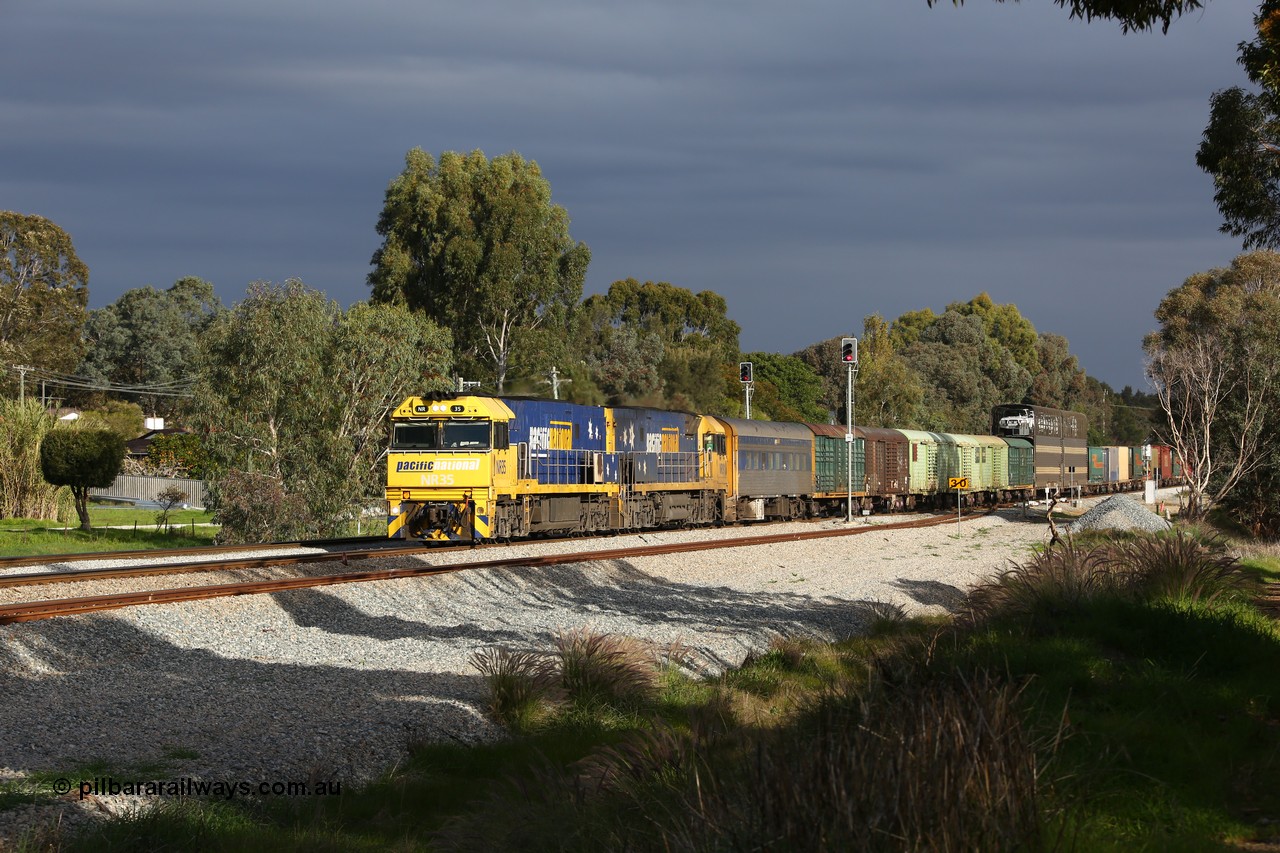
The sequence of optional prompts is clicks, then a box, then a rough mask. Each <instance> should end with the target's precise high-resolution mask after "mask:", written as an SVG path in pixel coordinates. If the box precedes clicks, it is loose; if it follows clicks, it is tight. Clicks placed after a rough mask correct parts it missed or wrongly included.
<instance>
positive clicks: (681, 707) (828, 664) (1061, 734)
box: [0, 540, 1280, 851]
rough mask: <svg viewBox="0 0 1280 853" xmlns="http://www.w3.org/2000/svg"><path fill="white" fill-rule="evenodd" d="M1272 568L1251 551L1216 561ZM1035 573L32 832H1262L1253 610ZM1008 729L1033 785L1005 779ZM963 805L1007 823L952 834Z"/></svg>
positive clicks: (312, 844)
mask: <svg viewBox="0 0 1280 853" xmlns="http://www.w3.org/2000/svg"><path fill="white" fill-rule="evenodd" d="M1129 541H1137V540H1129ZM1077 544H1078V543H1077ZM1161 553H1163V552H1161ZM1036 565H1043V566H1047V567H1048V568H1053V567H1052V566H1049V565H1048V563H1047V562H1046V561H1043V560H1041V561H1038V562H1037V563H1036ZM1085 565H1086V567H1092V566H1094V565H1095V564H1094V563H1087V564H1085ZM1278 569H1280V564H1278V563H1277V561H1275V560H1274V559H1273V558H1269V557H1264V558H1251V559H1250V560H1249V562H1248V564H1247V565H1246V566H1245V570H1246V571H1245V573H1244V574H1243V575H1242V577H1241V579H1240V582H1241V583H1243V584H1245V585H1246V586H1247V585H1249V584H1255V583H1256V579H1255V577H1254V575H1258V574H1260V575H1262V576H1264V577H1273V576H1275V575H1276V574H1277V570H1278ZM1050 580H1052V581H1053V582H1052V583H1050V584H1049V585H1048V587H1047V589H1046V594H1047V595H1048V596H1049V601H1050V605H1051V606H1049V609H1048V610H1046V609H1045V605H1043V604H1035V603H1028V598H1027V597H1026V596H1022V595H1019V596H1016V597H1008V598H1005V599H997V600H996V602H995V605H993V606H992V607H990V608H989V609H988V611H987V613H988V615H987V616H985V617H983V618H981V619H979V620H977V621H972V620H969V621H967V620H965V619H960V620H945V619H939V618H937V617H934V618H931V619H928V620H907V619H902V618H900V617H898V616H897V615H896V614H895V613H894V612H891V611H892V608H890V607H889V606H887V605H884V606H881V607H880V608H879V610H878V611H877V613H879V617H878V618H877V620H876V630H875V631H874V632H873V635H871V636H865V637H859V638H854V639H850V640H847V641H845V642H841V643H835V644H827V643H819V642H815V641H808V640H797V639H779V640H777V641H775V642H774V644H773V645H772V647H771V648H770V649H769V650H768V651H767V652H764V653H761V654H758V655H752V656H751V657H749V659H748V660H747V662H746V663H745V664H744V665H743V666H742V667H740V668H738V669H736V670H732V671H730V672H728V673H726V674H725V675H723V676H721V677H719V678H712V679H691V678H688V677H686V676H683V675H681V674H679V673H678V672H677V671H676V670H674V669H671V668H666V669H663V670H661V671H660V673H659V675H658V677H657V678H656V679H651V680H649V681H647V682H646V684H647V688H646V691H644V692H643V693H642V694H638V695H633V696H631V697H630V698H629V699H628V700H627V701H609V700H607V699H601V698H599V696H596V697H595V698H590V699H583V700H581V701H575V700H573V699H572V697H569V698H564V697H561V698H559V699H555V700H551V699H549V700H547V701H548V703H549V704H547V705H546V707H545V709H544V713H540V714H534V715H523V716H520V717H519V718H518V720H517V722H516V725H517V726H518V729H517V730H516V731H515V732H514V733H513V736H512V737H511V738H510V739H508V740H506V741H504V742H502V743H497V744H491V745H487V746H477V747H463V746H458V745H447V744H446V745H424V744H410V753H411V757H410V759H409V760H408V761H407V762H406V763H404V764H403V765H401V766H399V767H397V768H396V769H395V770H394V771H392V772H390V773H388V774H387V775H386V776H385V777H383V778H382V779H380V780H379V781H377V782H375V783H373V784H371V785H368V786H365V787H364V788H360V789H357V788H354V787H350V786H346V785H344V786H343V791H342V794H341V795H340V796H333V797H318V798H291V799H285V798H268V799H264V800H256V799H255V800H251V801H235V802H231V803H224V802H201V801H186V802H176V801H174V802H166V803H165V805H164V807H163V808H162V809H160V810H157V811H155V812H153V813H150V814H147V815H139V816H134V817H131V818H129V819H127V820H121V821H113V822H110V823H106V824H103V825H101V826H98V827H97V828H95V829H94V830H93V832H92V833H91V834H89V835H86V836H83V837H81V838H77V839H69V838H64V839H59V840H58V841H57V843H56V844H54V845H52V849H64V850H97V849H113V850H185V849H202V850H212V851H231V850H249V849H280V850H285V851H304V850H333V851H337V850H357V851H363V850H368V851H374V850H386V849H393V850H399V851H427V850H437V849H463V850H465V849H507V848H508V847H511V846H519V847H520V848H521V849H527V850H597V849H615V848H621V847H624V846H626V847H629V848H630V849H635V850H665V849H672V850H688V849H698V850H702V849H713V848H714V849H739V848H740V847H742V845H743V844H744V843H747V842H751V843H753V844H755V845H756V846H757V847H759V848H760V849H819V848H821V847H825V849H865V843H864V844H858V843H851V842H850V841H849V839H851V838H852V839H856V838H858V837H860V836H857V835H856V833H857V832H859V831H863V830H865V828H866V826H867V822H868V821H867V819H866V817H865V815H864V814H863V813H861V812H857V811H856V809H857V808H861V807H863V804H865V803H867V802H868V801H869V800H871V799H874V796H880V795H881V794H882V793H883V797H884V798H887V799H885V800H884V802H892V803H895V804H905V805H903V808H904V809H906V810H907V811H909V812H910V814H911V815H912V818H911V820H912V821H914V822H915V824H913V826H915V827H916V828H917V829H918V830H919V831H920V832H922V833H924V834H923V835H920V836H918V837H917V838H916V839H915V841H909V840H903V841H901V842H896V843H895V842H893V841H891V840H890V839H891V838H893V837H894V832H890V831H888V830H886V831H885V833H882V834H881V835H877V836H875V837H876V838H877V839H878V842H877V844H876V845H875V849H883V850H900V849H921V848H922V841H921V839H922V838H923V839H926V841H925V842H923V846H924V847H929V846H932V847H934V848H935V849H999V848H1001V847H1002V846H1003V847H1011V846H1018V845H1022V844H1024V843H1025V846H1026V847H1027V848H1028V849H1036V848H1038V847H1044V848H1054V849H1079V850H1090V851H1093V850H1103V851H1110V850H1114V851H1130V850H1152V851H1156V850H1159V851H1165V850H1179V851H1199V850H1218V849H1222V848H1223V847H1224V846H1227V845H1230V844H1233V843H1239V842H1248V841H1257V840H1264V839H1267V838H1268V837H1270V836H1271V835H1273V834H1274V832H1273V831H1272V830H1271V829H1269V827H1270V826H1271V824H1270V823H1266V822H1264V820H1265V821H1276V820H1280V736H1277V732H1278V731H1280V681H1278V680H1277V678H1276V673H1277V672H1280V631H1278V630H1277V623H1276V622H1275V621H1273V620H1272V619H1270V618H1267V617H1266V616H1264V615H1262V614H1260V613H1259V612H1258V611H1256V610H1255V609H1254V608H1253V607H1252V605H1250V604H1249V603H1248V602H1247V601H1241V600H1238V599H1232V598H1231V597H1229V596H1223V597H1220V598H1216V599H1208V598H1205V597H1201V599H1200V600H1194V599H1192V598H1174V597H1169V596H1167V595H1165V596H1161V595H1149V594H1145V593H1141V592H1139V593H1135V592H1133V591H1132V590H1133V589H1135V588H1137V587H1132V586H1124V585H1115V586H1108V585H1101V586H1099V587H1097V588H1096V589H1095V590H1094V591H1093V592H1091V593H1090V594H1089V595H1085V596H1081V597H1077V598H1070V599H1062V598H1060V597H1059V596H1058V587H1057V586H1056V584H1057V582H1058V581H1057V580H1055V579H1050ZM1034 581H1035V578H1034V577H1032V578H1030V579H1029V582H1034ZM1001 602H1003V603H1001ZM880 611H883V612H880ZM1046 613H1050V614H1051V615H1052V618H1049V619H1046V618H1045V614H1046ZM948 696H950V697H952V698H951V699H947V697H948ZM935 700H936V702H937V704H936V706H933V705H931V706H930V707H929V708H927V709H925V710H924V711H923V712H921V713H919V715H918V716H919V717H920V719H918V720H913V719H912V715H913V713H914V712H916V711H917V710H918V709H920V708H922V707H923V703H926V702H934V701H935ZM1010 703H1012V705H1010ZM975 708H976V709H978V711H977V712H976V716H974V715H973V714H970V716H969V717H966V716H965V714H966V713H967V710H966V709H970V710H971V709H975ZM1010 708H1012V709H1013V711H1014V714H1013V719H1012V720H1009V719H1005V721H1004V722H1003V723H999V722H998V719H1003V717H1001V714H1002V713H1003V712H1005V711H1008V710H1009V709H1010ZM885 732H888V733H890V734H889V735H888V736H887V735H886V734H884V733H885ZM901 738H907V740H906V741H903V742H905V743H907V745H908V746H909V747H910V749H907V750H906V751H905V752H900V753H893V752H892V748H893V747H892V744H893V743H894V742H898V741H900V740H901ZM910 738H916V740H910ZM930 738H933V740H930ZM984 738H985V739H986V740H984ZM984 743H985V744H987V745H986V746H984V745H983V744H984ZM886 744H888V746H885V745H886ZM921 744H926V745H927V744H932V746H931V747H930V748H929V749H922V748H920V746H921ZM995 744H1000V745H1004V751H1005V753H1006V754H1005V755H1004V758H1003V759H1002V760H1003V762H1004V763H1001V761H1002V760H1000V759H999V757H998V756H997V757H994V758H993V757H992V753H993V751H994V752H999V751H1000V750H999V749H995V750H993V749H992V748H991V746H992V745H995ZM882 747H883V748H884V749H887V750H889V752H888V753H887V756H888V757H887V758H885V759H884V760H870V759H868V758H867V756H868V755H872V758H874V753H876V751H877V750H881V748H882ZM952 747H955V750H954V751H955V754H954V755H952V756H951V758H950V759H948V758H947V755H945V754H944V753H946V752H947V751H948V749H949V748H952ZM962 748H964V749H971V750H972V751H971V752H964V751H963V749H962ZM1020 755H1024V756H1027V757H1029V758H1032V759H1034V762H1035V764H1034V766H1035V770H1036V772H1037V773H1038V774H1039V775H1038V781H1037V782H1036V783H1035V784H1034V785H1026V784H1021V783H1020V784H1017V785H1009V784H1007V783H1008V782H1009V781H1010V780H1012V781H1018V779H1020V778H1021V777H1017V776H1016V772H1015V771H1017V766H1016V765H1017V764H1018V760H1019V756H1020ZM936 761H941V762H942V763H941V764H938V763H936ZM948 761H950V762H951V763H947V762H948ZM920 762H924V763H920ZM929 762H935V763H929ZM1009 762H1012V764H1010V763H1009ZM601 768H612V769H613V771H615V775H613V776H610V775H608V773H604V775H600V774H601V772H602V770H601ZM1023 770H1025V767H1024V768H1023ZM1011 772H1012V773H1014V774H1015V775H1008V774H1010V773H1011ZM912 773H916V774H920V775H919V776H915V777H913V776H911V774H912ZM903 774H906V778H905V782H904V776H903ZM957 774H958V775H957ZM966 774H967V775H966ZM944 779H945V780H947V782H946V783H945V784H944V783H943V782H942V781H938V780H944ZM1002 779H1003V780H1005V783H1006V784H1005V788H1003V789H1002V788H1000V782H1001V780H1002ZM957 780H958V781H960V782H965V785H961V786H954V785H953V783H955V782H956V781H957ZM966 780H968V781H967V782H966ZM974 780H979V781H980V782H982V783H983V784H984V785H985V784H986V783H990V785H989V786H988V787H983V786H982V785H979V787H980V788H982V790H977V789H975V788H973V787H972V786H973V784H974ZM1022 781H1023V782H1025V779H1024V780H1022ZM895 786H896V787H895ZM944 789H945V790H947V791H953V792H954V791H964V792H965V795H964V796H962V797H957V796H955V795H954V794H947V795H946V796H945V797H940V796H938V795H937V792H938V791H941V790H944ZM1000 790H1003V791H1005V793H1004V794H1001V795H1000V796H998V797H995V798H994V799H992V798H991V797H992V796H994V795H992V793H991V792H992V791H996V792H999V791H1000ZM872 792H874V795H873V793H872ZM885 792H887V793H885ZM5 796H6V794H5V792H3V791H0V808H3V807H5V803H6V802H9V800H6V799H5ZM15 796H16V795H15ZM984 797H986V799H984ZM1010 797H1012V799H1010ZM913 798H914V799H913ZM908 807H909V808H908ZM893 808H894V809H896V808H898V806H897V805H895V806H893ZM931 809H933V810H932V811H931ZM966 809H968V811H966ZM1001 809H1007V810H1009V811H1008V812H1007V813H1008V814H1009V815H1013V819H1009V818H1006V817H1005V816H1004V815H1005V814H1006V812H1004V811H1000V810H1001ZM1028 810H1030V811H1028ZM877 814H885V813H884V812H877ZM1028 814H1030V815H1032V816H1033V817H1032V818H1031V820H1032V824H1031V825H1030V829H1028V828H1027V825H1023V826H1022V827H1021V828H1020V829H1019V828H1018V827H1014V826H1013V824H1014V823H1016V822H1017V821H1019V820H1022V821H1025V820H1027V819H1028V818H1027V816H1028ZM979 818H981V819H979ZM878 819H879V818H877V820H878ZM982 820H985V821H986V823H985V824H983V823H982ZM931 822H932V823H931ZM975 826H977V827H979V830H981V826H985V827H986V829H985V830H981V831H982V832H991V831H996V832H1002V831H1004V830H1006V829H1008V830H1009V831H1010V832H1012V833H1014V834H1012V835H1004V836H1000V837H999V838H994V837H992V836H990V835H983V834H981V832H980V834H978V835H965V834H964V833H967V832H974V831H976V830H974V827H975ZM815 827H816V828H817V829H816V830H815ZM993 828H994V829H993ZM815 831H817V832H818V833H819V834H818V835H816V836H815V835H813V834H812V833H813V832H815ZM1019 832H1021V833H1024V834H1021V835H1019V834H1017V833H1019ZM735 833H738V835H735ZM741 833H748V835H749V836H750V837H748V838H746V839H744V838H743V836H742V835H741ZM750 833H757V834H756V835H750ZM805 833H810V834H805ZM948 833H950V834H948ZM957 833H958V834H957ZM1026 833H1030V834H1026ZM814 837H821V838H824V839H826V840H825V841H824V842H823V843H822V844H819V845H817V846H816V847H815V846H814V845H813V844H812V843H808V844H802V843H799V842H798V841H797V839H802V838H803V839H812V838H814ZM897 837H899V838H903V839H905V838H906V836H905V835H901V834H899V835H898V836H897ZM1010 839H1013V840H1012V841H1010ZM1027 839H1031V840H1030V841H1027ZM748 846H750V845H749V844H748ZM31 849H35V848H34V847H33V848H31Z"/></svg>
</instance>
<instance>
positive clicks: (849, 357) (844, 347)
mask: <svg viewBox="0 0 1280 853" xmlns="http://www.w3.org/2000/svg"><path fill="white" fill-rule="evenodd" d="M840 361H842V362H844V365H845V367H847V368H849V379H848V382H847V383H846V386H847V389H846V395H845V407H844V414H845V432H844V446H845V453H844V458H845V463H846V474H845V477H846V479H847V480H848V483H849V509H848V512H847V514H846V517H845V521H846V522H848V521H853V380H854V377H856V376H857V375H858V339H857V338H841V339H840Z"/></svg>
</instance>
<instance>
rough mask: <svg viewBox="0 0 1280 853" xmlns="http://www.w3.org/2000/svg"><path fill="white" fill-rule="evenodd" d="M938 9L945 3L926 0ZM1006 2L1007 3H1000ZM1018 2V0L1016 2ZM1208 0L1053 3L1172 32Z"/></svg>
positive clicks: (1129, 26) (1087, 15) (1136, 27)
mask: <svg viewBox="0 0 1280 853" xmlns="http://www.w3.org/2000/svg"><path fill="white" fill-rule="evenodd" d="M926 2H927V3H928V4H929V5H930V6H934V5H936V4H938V3H940V2H942V0H926ZM997 2H1000V3H1003V2H1004V0H997ZM1015 2H1016V0H1015ZM1207 2H1208V0H1053V3H1054V5H1055V6H1057V7H1058V8H1059V9H1070V10H1071V17H1073V18H1084V19H1085V20H1086V21H1092V20H1093V19H1094V18H1099V19H1101V20H1106V21H1118V22H1119V23H1120V28H1121V30H1123V31H1124V32H1126V33H1127V32H1130V31H1137V32H1141V31H1144V30H1151V29H1155V28H1156V27H1157V26H1159V27H1160V29H1161V30H1162V31H1163V32H1166V33H1167V32H1168V31H1169V25H1170V24H1172V23H1173V21H1174V20H1175V19H1176V18H1180V17H1182V16H1183V15H1185V14H1187V13H1188V12H1193V11H1195V10H1196V9H1200V8H1203V7H1204V5H1205V3H1207ZM951 3H952V5H954V6H963V5H964V0H951Z"/></svg>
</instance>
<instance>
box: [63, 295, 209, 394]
mask: <svg viewBox="0 0 1280 853" xmlns="http://www.w3.org/2000/svg"><path fill="white" fill-rule="evenodd" d="M224 310H225V309H224V308H223V307H222V302H221V301H220V300H219V299H218V297H217V296H216V295H215V294H214V291H213V285H212V284H210V283H209V282H207V281H205V280H203V279H200V278H196V277H194V276H187V277H186V278H181V279H178V281H176V282H174V284H173V286H171V287H169V288H168V289H167V290H156V289H155V288H154V287H138V288H134V289H133V290H127V291H125V292H124V293H123V294H122V295H121V296H120V298H119V299H117V300H116V301H115V302H113V303H111V304H110V305H108V306H106V307H105V308H99V309H96V310H94V311H90V312H89V318H88V321H87V322H86V323H85V328H84V343H85V356H84V360H83V361H82V362H81V363H80V367H79V369H78V370H77V374H78V375H79V376H80V377H82V378H84V379H86V380H88V381H89V382H96V383H101V384H103V385H107V384H112V385H127V386H132V387H135V388H138V389H139V390H143V389H149V393H147V392H145V391H144V393H140V394H139V395H138V396H137V400H138V402H139V403H140V404H141V405H142V406H143V407H144V408H145V409H146V410H147V412H150V413H151V414H158V415H161V416H164V417H171V416H172V415H174V414H175V413H176V412H177V410H178V408H179V403H180V401H181V400H182V398H181V397H180V396H177V395H179V394H184V393H186V389H187V387H188V386H189V384H190V383H191V382H192V380H193V378H194V376H195V371H196V359H197V357H198V355H199V351H200V345H199V341H198V337H199V335H200V334H201V332H203V331H204V329H205V328H207V327H208V325H209V323H211V322H212V321H213V318H214V317H215V316H217V315H218V314H219V313H221V312H223V311H224Z"/></svg>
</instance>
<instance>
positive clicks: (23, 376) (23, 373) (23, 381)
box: [13, 364, 35, 404]
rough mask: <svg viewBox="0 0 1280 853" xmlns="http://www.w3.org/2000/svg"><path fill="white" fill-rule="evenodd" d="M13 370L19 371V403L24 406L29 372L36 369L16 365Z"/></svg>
mask: <svg viewBox="0 0 1280 853" xmlns="http://www.w3.org/2000/svg"><path fill="white" fill-rule="evenodd" d="M13 369H14V370H16V371H18V403H19V404H22V403H24V402H26V399H27V371H28V370H35V368H34V367H28V366H27V365H25V364H15V365H14V366H13Z"/></svg>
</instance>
